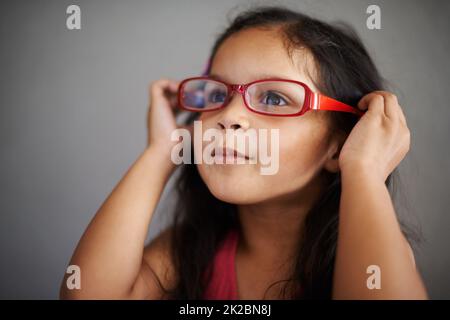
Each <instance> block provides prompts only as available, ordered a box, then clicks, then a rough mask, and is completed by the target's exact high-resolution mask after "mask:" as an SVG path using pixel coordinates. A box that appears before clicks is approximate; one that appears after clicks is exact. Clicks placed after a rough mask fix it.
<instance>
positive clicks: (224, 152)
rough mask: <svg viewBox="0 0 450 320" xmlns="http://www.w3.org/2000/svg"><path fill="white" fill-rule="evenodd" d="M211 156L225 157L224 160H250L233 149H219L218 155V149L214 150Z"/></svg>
mask: <svg viewBox="0 0 450 320" xmlns="http://www.w3.org/2000/svg"><path fill="white" fill-rule="evenodd" d="M211 156H212V157H215V156H218V157H223V158H227V157H233V158H244V159H245V160H249V159H250V157H249V156H247V155H245V154H243V153H240V152H238V151H237V150H234V149H231V148H226V147H224V148H217V153H216V148H214V149H213V150H212V152H211Z"/></svg>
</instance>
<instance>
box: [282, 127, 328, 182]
mask: <svg viewBox="0 0 450 320" xmlns="http://www.w3.org/2000/svg"><path fill="white" fill-rule="evenodd" d="M326 128H327V127H326V126H325V125H322V124H321V123H316V122H311V123H306V122H305V123H304V124H302V125H301V126H300V125H296V126H290V127H285V128H281V129H280V168H279V174H278V175H277V177H278V179H280V181H281V183H280V184H279V185H280V186H281V187H282V188H286V189H290V190H293V189H298V188H301V187H302V186H304V185H305V184H307V183H308V182H309V181H310V180H311V179H312V178H313V176H314V175H315V174H316V173H317V172H318V171H320V170H321V168H322V167H323V164H324V160H325V156H326V151H327V148H326V142H325V141H326V133H327V131H326V130H327V129H326ZM274 178H275V177H274Z"/></svg>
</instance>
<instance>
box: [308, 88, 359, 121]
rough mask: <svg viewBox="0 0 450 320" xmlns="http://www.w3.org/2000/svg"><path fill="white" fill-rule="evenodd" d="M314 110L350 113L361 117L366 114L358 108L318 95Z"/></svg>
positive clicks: (315, 98) (313, 106) (313, 104)
mask: <svg viewBox="0 0 450 320" xmlns="http://www.w3.org/2000/svg"><path fill="white" fill-rule="evenodd" d="M312 109H315V110H330V111H341V112H350V113H354V114H356V115H358V116H359V117H361V116H362V115H363V114H364V111H362V110H359V109H358V108H354V107H351V106H349V105H348V104H345V103H342V102H340V101H337V100H335V99H333V98H330V97H327V96H324V95H321V94H318V93H315V94H314V101H313V103H312Z"/></svg>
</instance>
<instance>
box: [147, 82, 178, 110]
mask: <svg viewBox="0 0 450 320" xmlns="http://www.w3.org/2000/svg"><path fill="white" fill-rule="evenodd" d="M177 89H178V81H175V80H170V79H160V80H157V81H155V82H153V83H152V84H151V86H150V99H151V101H154V102H156V103H158V102H169V105H170V106H171V107H172V108H173V107H174V106H175V105H176V103H175V102H176V92H177Z"/></svg>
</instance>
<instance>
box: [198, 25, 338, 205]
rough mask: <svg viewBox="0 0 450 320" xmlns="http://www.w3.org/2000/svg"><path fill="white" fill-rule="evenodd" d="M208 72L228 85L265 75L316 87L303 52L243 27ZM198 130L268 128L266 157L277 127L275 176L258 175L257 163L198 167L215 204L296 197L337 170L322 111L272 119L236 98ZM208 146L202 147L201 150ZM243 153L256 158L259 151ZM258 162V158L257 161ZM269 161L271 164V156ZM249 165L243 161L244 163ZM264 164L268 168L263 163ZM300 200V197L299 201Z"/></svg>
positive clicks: (268, 33) (205, 116) (309, 58)
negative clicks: (321, 176) (324, 174)
mask: <svg viewBox="0 0 450 320" xmlns="http://www.w3.org/2000/svg"><path fill="white" fill-rule="evenodd" d="M210 74H213V75H216V76H218V77H220V78H221V79H222V80H223V81H225V82H227V83H230V84H245V83H249V82H251V81H255V80H259V79H265V78H269V77H276V78H283V79H292V80H297V81H301V82H304V83H306V84H307V85H308V86H309V87H310V88H311V90H313V91H315V92H317V91H318V90H317V88H316V87H315V85H314V83H313V82H312V80H311V79H310V77H309V76H308V75H309V74H314V62H313V58H312V56H311V55H310V54H309V53H308V52H307V50H297V51H296V52H295V53H294V55H293V59H291V58H290V57H289V56H288V53H287V51H286V49H285V46H284V45H283V40H282V37H281V36H280V34H279V33H278V32H277V31H276V30H261V29H255V28H252V29H247V30H244V31H240V32H238V33H237V34H234V35H232V36H231V37H229V38H227V39H226V40H225V41H224V42H223V43H222V45H221V46H220V48H219V49H218V51H217V53H216V55H215V58H214V60H213V61H212V65H211V69H210ZM200 120H201V121H202V129H203V132H204V131H205V130H207V129H209V128H215V129H219V130H222V131H224V132H225V129H233V130H237V129H239V130H238V131H236V134H237V135H239V134H240V133H244V132H245V131H247V130H249V129H254V130H256V132H258V130H259V129H267V132H268V137H269V139H268V140H269V146H268V147H267V148H268V151H269V153H270V148H271V147H270V132H271V129H279V150H276V152H278V153H279V166H278V171H277V173H276V174H273V175H263V174H262V173H261V172H262V171H261V166H262V164H261V162H260V161H259V160H258V162H257V164H250V163H247V164H205V163H203V164H197V166H198V170H199V173H200V175H201V177H202V179H203V181H204V182H205V183H206V185H207V186H208V188H209V190H210V191H211V193H212V194H213V195H214V196H215V197H217V198H218V199H220V200H223V201H225V202H230V203H234V204H254V203H260V202H264V201H267V200H273V199H278V198H285V197H290V196H292V197H295V198H297V199H298V198H299V196H300V195H303V196H305V197H307V196H308V194H310V192H311V190H313V189H314V188H317V183H315V182H316V181H318V179H315V178H316V177H317V174H318V173H319V172H320V171H322V170H323V169H325V170H328V171H333V172H335V171H337V170H338V160H337V156H336V151H337V150H338V141H337V139H329V135H330V128H331V125H330V120H329V118H328V117H327V114H326V111H310V112H307V113H305V114H304V115H303V116H300V117H271V116H266V115H260V114H257V113H254V112H251V111H250V110H248V109H247V108H246V107H245V104H244V101H243V99H242V96H241V95H239V94H235V95H234V96H233V97H232V99H231V101H230V103H229V104H228V105H227V106H226V107H225V108H223V109H221V110H217V111H211V112H204V113H202V114H201V116H200ZM207 144H210V142H207V143H204V144H203V146H204V147H205V146H206V145H207ZM247 152H248V153H247V154H246V155H249V154H253V155H255V154H256V155H258V154H259V150H248V148H247ZM257 158H258V159H259V157H257ZM272 161H275V159H273V157H272ZM247 162H248V161H247ZM265 166H267V164H266V165H265ZM300 198H301V197H300Z"/></svg>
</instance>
